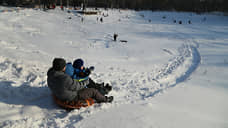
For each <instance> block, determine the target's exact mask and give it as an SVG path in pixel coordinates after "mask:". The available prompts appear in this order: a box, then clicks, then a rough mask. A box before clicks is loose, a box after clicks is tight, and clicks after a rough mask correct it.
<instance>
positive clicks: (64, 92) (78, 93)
mask: <svg viewBox="0 0 228 128" xmlns="http://www.w3.org/2000/svg"><path fill="white" fill-rule="evenodd" d="M65 69H66V61H65V60H64V59H62V58H55V59H54V60H53V62H52V67H51V68H50V69H49V70H48V72H47V82H48V87H49V88H50V90H51V91H52V93H53V95H55V96H56V97H57V98H58V99H60V100H62V101H78V100H86V99H88V98H93V99H95V100H96V101H97V102H98V103H101V102H112V101H113V96H110V97H106V96H104V95H102V94H101V93H100V92H99V91H98V90H96V89H94V88H85V85H87V84H88V83H89V80H85V81H81V82H79V81H75V80H73V79H72V78H71V77H70V76H69V75H67V74H65Z"/></svg>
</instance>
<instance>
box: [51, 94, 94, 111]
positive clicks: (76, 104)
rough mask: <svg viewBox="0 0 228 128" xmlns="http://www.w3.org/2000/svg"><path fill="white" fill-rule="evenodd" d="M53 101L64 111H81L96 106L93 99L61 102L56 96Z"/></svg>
mask: <svg viewBox="0 0 228 128" xmlns="http://www.w3.org/2000/svg"><path fill="white" fill-rule="evenodd" d="M53 99H54V101H55V103H56V104H58V105H59V106H60V107H62V108H64V109H68V110H71V109H80V108H81V107H89V106H91V105H93V104H94V100H93V99H92V98H89V99H86V100H79V101H71V102H67V101H64V102H63V101H61V100H59V99H58V98H57V97H56V96H55V95H53Z"/></svg>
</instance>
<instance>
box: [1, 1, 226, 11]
mask: <svg viewBox="0 0 228 128" xmlns="http://www.w3.org/2000/svg"><path fill="white" fill-rule="evenodd" d="M82 3H83V5H85V6H86V7H102V8H120V9H134V10H153V11H154V10H166V11H191V12H211V11H221V12H225V11H226V12H227V11H228V0H187V1H185V0H0V5H5V6H19V7H35V6H40V7H43V8H49V7H50V6H52V5H57V6H61V5H62V6H65V7H80V6H81V5H82Z"/></svg>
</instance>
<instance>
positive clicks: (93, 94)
mask: <svg viewBox="0 0 228 128" xmlns="http://www.w3.org/2000/svg"><path fill="white" fill-rule="evenodd" d="M88 98H93V99H95V100H96V101H97V102H98V103H100V102H107V98H106V97H105V96H103V95H102V94H101V93H99V92H98V90H96V89H94V88H84V89H82V90H80V91H79V92H78V99H80V100H86V99H88Z"/></svg>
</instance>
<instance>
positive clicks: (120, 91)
mask: <svg viewBox="0 0 228 128" xmlns="http://www.w3.org/2000/svg"><path fill="white" fill-rule="evenodd" d="M178 53H179V55H178V56H175V57H174V58H172V59H170V60H169V62H168V63H167V64H165V65H164V66H163V67H162V68H160V69H159V70H157V69H155V70H152V71H150V72H142V73H132V72H127V71H123V72H121V73H122V75H121V77H120V78H119V77H118V78H119V79H118V80H116V79H115V80H111V85H113V87H114V89H113V91H112V94H113V95H114V96H115V102H116V103H118V104H121V103H122V102H123V103H126V102H130V103H132V102H137V101H138V100H145V99H147V98H151V97H154V96H155V95H157V94H159V93H162V92H163V91H165V90H166V89H168V88H170V87H174V86H176V85H177V84H178V83H180V82H183V81H185V80H186V79H188V78H189V76H190V75H191V74H192V73H193V72H194V71H195V70H196V68H197V67H198V65H199V64H200V61H201V57H200V54H199V51H198V50H197V47H195V46H194V45H191V44H183V45H182V46H181V47H179V48H178ZM117 75H118V74H117Z"/></svg>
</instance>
